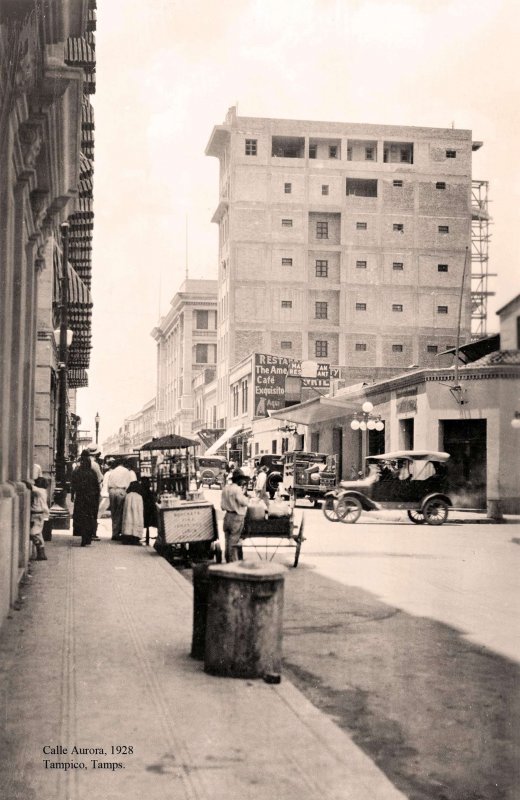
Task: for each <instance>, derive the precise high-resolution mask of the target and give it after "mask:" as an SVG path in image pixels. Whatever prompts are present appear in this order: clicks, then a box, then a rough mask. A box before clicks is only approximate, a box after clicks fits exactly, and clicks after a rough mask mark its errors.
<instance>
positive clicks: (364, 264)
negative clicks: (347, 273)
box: [356, 261, 367, 269]
mask: <svg viewBox="0 0 520 800" xmlns="http://www.w3.org/2000/svg"><path fill="white" fill-rule="evenodd" d="M366 268H367V262H366V261H356V269H366Z"/></svg>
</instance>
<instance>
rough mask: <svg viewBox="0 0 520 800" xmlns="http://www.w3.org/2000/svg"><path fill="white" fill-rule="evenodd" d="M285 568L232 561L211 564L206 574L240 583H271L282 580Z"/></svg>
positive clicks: (267, 564)
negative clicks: (239, 581) (277, 579)
mask: <svg viewBox="0 0 520 800" xmlns="http://www.w3.org/2000/svg"><path fill="white" fill-rule="evenodd" d="M286 572H287V567H284V565H283V564H273V563H272V562H270V561H269V562H267V563H266V562H265V561H260V560H258V561H232V562H231V563H230V564H213V565H212V566H211V567H210V568H209V570H208V573H209V575H210V577H211V576H213V575H218V577H219V578H230V579H235V580H242V581H272V580H276V578H283V577H284V576H285V573H286Z"/></svg>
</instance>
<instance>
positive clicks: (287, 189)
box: [283, 183, 292, 194]
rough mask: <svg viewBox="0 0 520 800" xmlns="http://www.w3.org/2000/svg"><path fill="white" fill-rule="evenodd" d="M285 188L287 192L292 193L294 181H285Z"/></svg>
mask: <svg viewBox="0 0 520 800" xmlns="http://www.w3.org/2000/svg"><path fill="white" fill-rule="evenodd" d="M283 190H284V192H285V194H291V192H292V183H284V185H283Z"/></svg>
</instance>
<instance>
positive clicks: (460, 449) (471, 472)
mask: <svg viewBox="0 0 520 800" xmlns="http://www.w3.org/2000/svg"><path fill="white" fill-rule="evenodd" d="M486 436H487V426H486V420H485V419H472V420H460V419H445V420H441V421H440V441H441V449H442V450H445V451H446V452H447V453H449V454H450V456H451V458H450V460H449V462H448V475H449V484H450V492H449V494H450V496H451V498H452V500H453V504H454V505H455V506H458V507H459V508H485V507H486V468H487V464H486V455H487V445H486Z"/></svg>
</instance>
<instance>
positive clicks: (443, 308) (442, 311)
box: [437, 306, 448, 314]
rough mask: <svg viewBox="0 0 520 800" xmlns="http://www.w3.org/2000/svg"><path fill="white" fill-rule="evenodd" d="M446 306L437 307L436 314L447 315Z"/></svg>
mask: <svg viewBox="0 0 520 800" xmlns="http://www.w3.org/2000/svg"><path fill="white" fill-rule="evenodd" d="M447 313H448V306H437V314H447Z"/></svg>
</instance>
